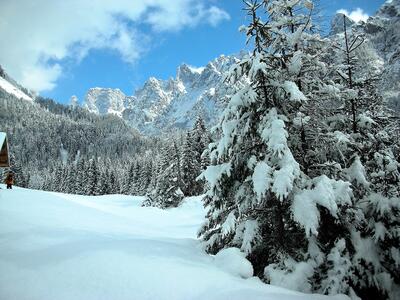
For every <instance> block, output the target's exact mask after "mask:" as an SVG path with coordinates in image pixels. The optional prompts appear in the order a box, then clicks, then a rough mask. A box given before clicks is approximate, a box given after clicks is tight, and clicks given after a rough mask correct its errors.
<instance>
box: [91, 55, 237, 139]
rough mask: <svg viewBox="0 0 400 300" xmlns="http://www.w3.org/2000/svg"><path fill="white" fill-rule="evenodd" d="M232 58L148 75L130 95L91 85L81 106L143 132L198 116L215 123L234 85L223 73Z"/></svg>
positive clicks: (184, 125) (190, 122)
mask: <svg viewBox="0 0 400 300" xmlns="http://www.w3.org/2000/svg"><path fill="white" fill-rule="evenodd" d="M240 55H243V54H240ZM235 61H237V58H236V57H235V56H224V55H221V56H220V57H218V58H217V59H215V60H213V61H211V62H209V63H208V64H207V65H206V66H205V67H201V68H195V67H192V66H189V65H187V64H182V65H180V66H179V67H178V69H177V75H176V78H170V79H168V80H161V79H156V78H154V77H151V78H149V79H148V80H147V81H146V82H145V84H144V85H143V87H142V88H140V89H138V90H136V91H135V92H134V94H133V95H132V96H126V95H124V94H123V93H122V92H121V91H120V90H119V89H106V88H93V89H90V90H89V91H88V93H87V95H86V99H85V104H84V106H85V107H86V108H87V109H88V110H89V111H91V112H94V113H96V114H107V113H114V114H117V115H119V116H121V117H122V118H123V119H124V120H125V121H126V122H127V123H128V124H129V125H131V126H132V127H134V128H137V129H138V130H139V131H140V132H142V133H144V134H159V133H161V132H167V131H169V130H174V129H175V128H189V127H191V126H192V125H193V123H194V121H195V120H196V118H197V116H199V115H200V116H202V117H203V119H205V121H206V122H207V123H208V124H214V123H215V122H216V121H217V120H218V117H219V115H220V114H221V112H222V110H223V108H224V103H223V99H224V97H225V95H226V94H227V93H229V91H231V90H232V88H233V87H231V86H230V85H228V84H227V83H226V82H225V81H224V76H225V75H226V73H227V72H228V70H229V68H230V66H231V65H232V64H233V63H234V62H235Z"/></svg>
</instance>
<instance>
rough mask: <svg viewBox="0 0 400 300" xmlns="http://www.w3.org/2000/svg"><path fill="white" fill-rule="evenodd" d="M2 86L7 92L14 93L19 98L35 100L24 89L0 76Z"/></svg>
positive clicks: (0, 85) (0, 86)
mask: <svg viewBox="0 0 400 300" xmlns="http://www.w3.org/2000/svg"><path fill="white" fill-rule="evenodd" d="M0 88H2V89H3V90H5V91H6V92H7V93H9V94H12V95H14V96H15V97H17V98H18V99H25V100H28V101H33V99H32V98H31V97H29V96H28V95H27V94H25V93H24V92H23V91H21V90H20V89H18V88H17V87H15V86H14V85H12V84H11V83H9V82H8V81H7V80H5V79H4V78H3V77H1V76H0Z"/></svg>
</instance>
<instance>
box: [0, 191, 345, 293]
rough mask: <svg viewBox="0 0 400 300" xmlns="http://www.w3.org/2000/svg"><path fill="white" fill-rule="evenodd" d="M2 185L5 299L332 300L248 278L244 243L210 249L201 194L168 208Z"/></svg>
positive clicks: (0, 283)
mask: <svg viewBox="0 0 400 300" xmlns="http://www.w3.org/2000/svg"><path fill="white" fill-rule="evenodd" d="M1 187H2V188H3V189H1V190H0V269H1V272H0V299H13V300H28V299H29V300H52V299H57V300H63V299H65V300H70V299H74V300H79V299H82V300H110V299H117V300H124V299H129V300H131V299H141V300H146V299H154V300H162V299H168V300H178V299H182V300H187V299H192V300H195V299H199V300H200V299H207V300H212V299H215V300H217V299H218V300H223V299H229V300H235V299H237V300H239V299H240V300H242V299H252V300H256V299H260V300H261V299H262V300H268V299H271V300H272V299H279V300H291V299H304V300H306V299H328V298H327V297H325V296H320V295H306V294H301V293H297V292H292V291H289V290H285V289H282V288H279V287H274V286H270V285H266V284H264V283H262V282H261V281H260V280H259V279H258V278H256V277H250V278H247V277H248V276H251V273H252V269H251V266H250V265H249V263H248V261H247V260H246V259H245V258H243V257H242V256H240V254H239V253H238V251H235V249H230V250H225V252H223V253H219V254H218V255H217V256H215V257H213V256H209V255H206V254H205V253H204V252H203V251H202V249H201V247H200V244H199V241H198V240H196V238H195V237H196V231H197V229H198V226H199V224H200V223H201V222H202V221H203V218H204V211H203V207H202V204H201V199H200V198H199V197H197V198H188V199H186V201H185V202H184V203H183V204H182V206H181V207H179V208H176V209H170V210H160V209H157V208H149V207H147V208H143V207H140V204H141V201H142V200H143V199H142V198H140V197H131V196H121V195H112V196H101V197H85V196H76V195H67V194H57V193H51V192H42V191H34V190H25V189H19V188H15V189H13V190H4V185H1ZM236 250H237V249H236ZM243 277H244V278H243ZM246 278H247V279H246ZM329 299H347V297H345V296H336V297H332V298H329Z"/></svg>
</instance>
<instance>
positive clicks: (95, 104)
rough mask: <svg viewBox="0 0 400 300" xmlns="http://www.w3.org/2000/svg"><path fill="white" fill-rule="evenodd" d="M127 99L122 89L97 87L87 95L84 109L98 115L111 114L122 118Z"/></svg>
mask: <svg viewBox="0 0 400 300" xmlns="http://www.w3.org/2000/svg"><path fill="white" fill-rule="evenodd" d="M125 97H126V96H125V94H124V93H123V92H122V91H121V90H120V89H111V88H99V87H95V88H91V89H89V91H88V92H87V93H86V97H85V104H84V107H86V108H87V109H88V110H89V111H91V112H94V113H97V114H108V113H110V114H116V115H119V116H121V114H122V111H123V110H124V100H125Z"/></svg>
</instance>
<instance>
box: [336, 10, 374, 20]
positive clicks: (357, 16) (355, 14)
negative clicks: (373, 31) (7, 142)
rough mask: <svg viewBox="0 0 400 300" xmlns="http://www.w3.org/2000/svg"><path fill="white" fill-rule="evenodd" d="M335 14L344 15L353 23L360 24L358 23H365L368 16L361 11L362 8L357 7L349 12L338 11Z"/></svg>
mask: <svg viewBox="0 0 400 300" xmlns="http://www.w3.org/2000/svg"><path fill="white" fill-rule="evenodd" d="M336 12H337V13H340V14H344V15H346V16H347V17H349V18H350V19H352V20H353V21H355V22H360V21H364V22H365V21H367V19H368V17H369V16H368V14H367V13H366V12H364V11H363V10H362V8H359V7H357V8H356V9H354V10H352V11H351V12H349V11H348V10H347V9H339V10H338V11H336Z"/></svg>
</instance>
